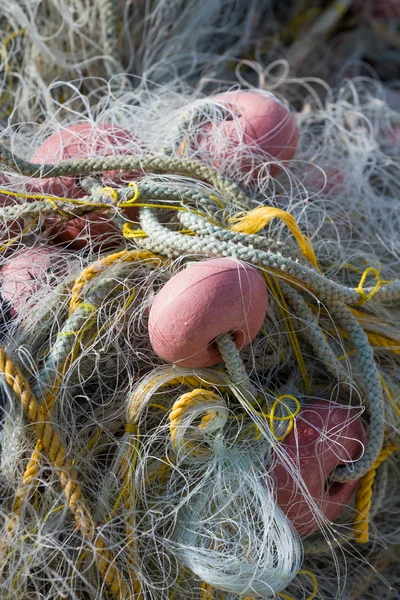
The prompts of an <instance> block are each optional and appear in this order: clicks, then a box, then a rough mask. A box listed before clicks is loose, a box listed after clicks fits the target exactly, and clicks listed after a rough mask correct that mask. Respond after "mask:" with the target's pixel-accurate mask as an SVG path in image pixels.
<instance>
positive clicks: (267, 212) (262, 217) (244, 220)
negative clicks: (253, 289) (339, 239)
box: [231, 206, 320, 271]
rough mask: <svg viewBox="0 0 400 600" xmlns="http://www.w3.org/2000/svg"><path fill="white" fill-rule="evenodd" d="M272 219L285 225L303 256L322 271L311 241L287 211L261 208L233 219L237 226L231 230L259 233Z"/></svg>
mask: <svg viewBox="0 0 400 600" xmlns="http://www.w3.org/2000/svg"><path fill="white" fill-rule="evenodd" d="M272 219H281V220H282V221H283V222H284V223H285V225H286V226H287V227H288V228H289V230H290V231H291V232H292V234H293V235H294V237H295V238H296V241H297V243H298V245H299V248H300V250H301V252H302V253H303V255H304V256H305V257H306V258H307V260H309V261H310V263H311V264H312V265H313V266H314V267H315V268H316V269H317V270H318V271H320V268H319V266H318V262H317V258H316V256H315V252H314V248H313V246H312V243H311V241H310V240H309V239H308V238H307V237H306V236H305V235H304V234H303V233H302V231H301V229H300V227H299V226H298V224H297V222H296V220H295V218H294V217H293V215H291V214H290V213H288V212H287V211H285V210H282V209H280V208H275V207H273V206H259V207H258V208H255V209H254V210H252V211H250V212H248V213H246V214H245V215H244V216H241V215H235V216H234V217H232V218H231V220H232V221H236V225H233V226H232V227H231V230H232V231H236V232H239V233H247V234H252V233H257V232H258V231H260V229H264V227H266V226H267V225H268V223H269V222H270V221H272Z"/></svg>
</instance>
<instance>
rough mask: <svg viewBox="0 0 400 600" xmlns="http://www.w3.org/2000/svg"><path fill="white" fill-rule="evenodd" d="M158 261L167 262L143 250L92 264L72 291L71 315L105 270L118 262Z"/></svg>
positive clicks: (126, 251) (106, 258)
mask: <svg viewBox="0 0 400 600" xmlns="http://www.w3.org/2000/svg"><path fill="white" fill-rule="evenodd" d="M145 260H151V261H157V262H165V259H164V258H162V257H159V256H157V255H156V254H153V253H152V252H147V251H141V250H130V251H128V250H122V251H121V252H116V253H114V254H109V255H108V256H105V257H104V258H102V259H101V260H97V261H96V262H94V263H92V264H91V265H89V266H88V267H86V269H84V270H83V271H82V273H81V274H80V275H79V277H78V278H77V279H76V280H75V283H74V286H73V288H72V291H71V300H70V304H69V314H70V315H71V314H72V313H73V312H74V311H75V310H76V308H77V307H78V306H79V305H80V304H82V300H81V293H82V291H83V289H84V287H85V285H87V283H89V282H90V281H92V280H93V279H94V278H95V277H97V276H98V275H99V274H100V273H103V271H104V270H105V269H107V268H108V267H110V266H111V265H113V264H115V263H116V262H118V261H121V262H127V263H129V262H136V261H138V262H139V261H145Z"/></svg>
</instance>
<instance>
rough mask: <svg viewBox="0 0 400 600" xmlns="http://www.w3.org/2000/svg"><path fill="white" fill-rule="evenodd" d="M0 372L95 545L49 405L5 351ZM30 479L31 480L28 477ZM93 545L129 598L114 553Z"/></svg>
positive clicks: (118, 592)
mask: <svg viewBox="0 0 400 600" xmlns="http://www.w3.org/2000/svg"><path fill="white" fill-rule="evenodd" d="M0 373H2V374H4V376H5V379H6V382H7V384H8V385H9V386H10V387H11V388H12V390H13V391H14V393H15V395H16V396H17V397H18V398H19V399H20V402H21V405H22V408H23V410H24V413H25V415H26V418H27V420H28V422H29V424H31V425H32V426H33V427H34V429H35V432H36V435H37V438H38V441H39V442H40V443H39V444H37V446H36V451H37V457H38V453H39V451H40V449H41V448H43V449H44V450H45V451H46V452H47V455H48V457H49V459H50V461H51V463H52V465H53V467H54V468H55V469H56V470H57V471H58V473H59V477H60V483H61V487H62V489H63V492H64V495H65V498H66V500H67V503H68V506H69V508H70V510H71V512H72V514H73V515H74V517H75V521H76V523H77V527H78V529H79V530H80V531H81V533H82V536H83V538H84V539H85V540H87V541H90V542H93V537H94V533H95V523H94V521H93V518H92V516H91V513H90V510H89V507H88V505H87V503H86V500H85V498H84V495H83V492H82V488H81V486H80V484H79V483H78V481H77V474H76V472H75V470H74V468H73V465H72V462H71V459H70V458H69V456H68V454H67V451H66V449H65V448H64V446H63V444H62V442H61V439H60V437H59V435H58V433H57V432H56V430H55V429H54V427H53V425H52V423H51V421H50V419H49V414H48V408H47V406H43V405H42V406H40V405H39V404H38V402H37V400H36V398H35V396H34V395H33V393H32V391H31V389H30V386H29V383H28V382H27V380H26V379H25V377H24V376H23V375H22V373H21V371H20V370H19V368H18V367H17V366H16V365H15V364H14V363H13V362H12V360H11V359H10V357H9V356H8V355H7V354H6V353H5V352H4V350H3V349H2V348H0ZM30 463H31V467H32V468H31V475H30V478H31V480H32V479H33V478H34V476H35V469H36V465H35V464H34V461H33V460H32V457H31V461H30ZM36 473H37V471H36ZM26 475H27V474H26ZM27 480H28V481H29V475H27ZM14 506H15V507H16V508H17V510H19V511H20V504H19V503H18V498H16V500H15V502H14ZM12 525H13V524H12V523H10V525H9V529H10V530H11V529H12ZM94 545H95V552H94V558H95V561H96V564H97V568H98V570H99V572H100V574H101V575H102V576H103V578H104V581H105V583H106V584H107V586H108V587H109V589H110V591H111V592H112V593H113V594H114V596H115V597H116V598H118V599H121V600H122V598H125V597H127V592H128V589H127V586H126V584H125V582H124V581H123V580H122V578H121V576H120V574H119V572H118V570H117V568H116V566H115V564H114V557H113V555H112V553H111V551H110V550H109V548H108V547H107V545H106V542H105V540H104V539H103V538H102V537H101V536H98V537H97V538H96V540H95V542H94Z"/></svg>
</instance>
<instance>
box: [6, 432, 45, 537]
mask: <svg viewBox="0 0 400 600" xmlns="http://www.w3.org/2000/svg"><path fill="white" fill-rule="evenodd" d="M43 450H44V446H43V442H42V440H38V441H37V442H36V446H35V449H34V451H33V452H32V455H31V458H30V460H29V462H28V464H27V466H26V469H25V473H24V476H23V478H22V483H21V485H20V486H19V487H18V489H17V492H16V494H15V499H14V504H13V508H12V511H13V513H14V515H15V516H16V517H19V516H20V515H21V510H22V506H23V503H24V501H25V500H26V498H27V496H28V493H29V491H30V489H31V485H32V483H33V482H34V481H35V480H36V478H37V474H38V473H39V470H40V459H41V455H42V452H43ZM10 527H12V525H11V524H10Z"/></svg>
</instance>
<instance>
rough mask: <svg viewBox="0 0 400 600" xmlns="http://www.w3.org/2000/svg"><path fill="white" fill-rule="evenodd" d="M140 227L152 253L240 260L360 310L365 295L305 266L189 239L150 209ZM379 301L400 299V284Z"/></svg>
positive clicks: (216, 242)
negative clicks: (168, 226)
mask: <svg viewBox="0 0 400 600" xmlns="http://www.w3.org/2000/svg"><path fill="white" fill-rule="evenodd" d="M140 223H141V227H142V229H143V230H144V231H145V232H146V233H147V235H148V237H149V240H148V241H146V242H144V243H145V244H146V247H147V248H148V249H152V250H153V251H154V252H158V253H161V254H168V255H170V256H171V255H175V256H181V255H182V254H188V255H190V254H199V255H203V256H217V257H231V258H236V259H238V260H242V261H245V262H248V263H251V264H253V265H256V266H259V267H265V268H270V269H273V270H274V271H278V272H280V273H282V276H283V278H284V276H285V275H288V276H290V277H292V278H294V279H296V280H297V281H298V282H299V283H301V284H303V285H304V286H305V287H306V288H307V289H308V290H310V291H311V292H313V293H315V294H316V296H317V297H318V298H319V299H320V300H323V301H329V300H332V299H334V300H337V301H340V302H343V303H345V304H348V305H350V306H356V305H357V304H359V302H360V301H361V300H362V296H361V294H360V293H359V292H358V291H357V290H356V289H354V288H349V287H346V286H343V285H341V284H339V283H336V282H335V281H331V280H329V279H326V278H325V277H324V276H323V275H320V274H319V273H317V272H316V271H315V270H313V269H311V268H309V267H305V266H302V265H300V264H298V263H296V262H295V261H293V260H290V259H289V258H285V257H283V256H279V255H276V254H273V253H271V252H266V251H263V250H257V249H256V248H250V247H248V246H242V245H240V244H233V243H230V242H223V241H221V240H217V239H215V238H214V237H213V236H210V235H209V236H202V237H200V236H185V235H182V234H180V233H176V232H173V231H170V230H168V229H167V228H166V227H165V226H163V225H161V224H160V223H159V222H158V221H157V218H156V216H155V214H154V212H153V211H152V210H150V209H148V208H143V209H142V210H141V211H140ZM369 291H371V288H366V289H365V293H368V292H369ZM375 298H376V299H377V300H378V299H379V300H381V301H389V300H398V299H400V281H396V282H394V283H392V284H388V285H386V286H383V287H382V288H380V290H378V292H377V293H376V294H375Z"/></svg>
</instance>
